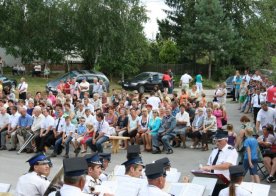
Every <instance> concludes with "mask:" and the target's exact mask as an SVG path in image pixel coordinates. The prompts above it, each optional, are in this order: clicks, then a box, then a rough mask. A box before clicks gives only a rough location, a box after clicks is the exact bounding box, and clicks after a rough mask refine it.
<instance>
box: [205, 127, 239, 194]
mask: <svg viewBox="0 0 276 196" xmlns="http://www.w3.org/2000/svg"><path fill="white" fill-rule="evenodd" d="M227 138H228V134H227V132H226V131H217V133H216V135H215V137H214V140H215V142H216V146H217V147H216V148H214V149H213V150H212V152H211V155H210V156H209V159H208V162H207V165H206V166H203V167H201V168H200V169H201V170H203V171H207V172H211V173H214V174H223V175H224V176H225V177H226V178H227V179H228V180H229V179H230V174H229V168H230V166H233V165H236V164H237V159H238V153H237V151H236V149H235V148H234V147H233V146H231V145H228V144H227ZM226 187H227V185H224V184H216V186H215V189H214V191H213V194H212V195H213V196H217V195H218V193H219V191H220V190H221V189H223V188H226Z"/></svg>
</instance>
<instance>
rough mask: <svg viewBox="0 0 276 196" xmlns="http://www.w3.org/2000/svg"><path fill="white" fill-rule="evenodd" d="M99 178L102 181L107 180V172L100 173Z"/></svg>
mask: <svg viewBox="0 0 276 196" xmlns="http://www.w3.org/2000/svg"><path fill="white" fill-rule="evenodd" d="M100 180H101V182H103V181H107V180H108V174H106V173H104V172H103V173H101V175H100Z"/></svg>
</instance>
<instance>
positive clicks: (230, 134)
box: [226, 124, 237, 146]
mask: <svg viewBox="0 0 276 196" xmlns="http://www.w3.org/2000/svg"><path fill="white" fill-rule="evenodd" d="M226 131H227V132H228V144H229V145H231V146H235V143H236V138H237V134H236V133H235V132H234V127H233V125H232V124H227V127H226Z"/></svg>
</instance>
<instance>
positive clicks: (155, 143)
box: [151, 133, 159, 150]
mask: <svg viewBox="0 0 276 196" xmlns="http://www.w3.org/2000/svg"><path fill="white" fill-rule="evenodd" d="M158 138H159V136H158V133H157V134H154V135H152V136H151V140H152V149H153V150H156V149H158V150H159V141H158Z"/></svg>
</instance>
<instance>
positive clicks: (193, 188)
mask: <svg viewBox="0 0 276 196" xmlns="http://www.w3.org/2000/svg"><path fill="white" fill-rule="evenodd" d="M204 190H205V186H202V185H198V184H192V183H172V184H171V187H170V190H169V193H170V194H173V195H176V196H187V195H192V196H202V195H203V193H204Z"/></svg>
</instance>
